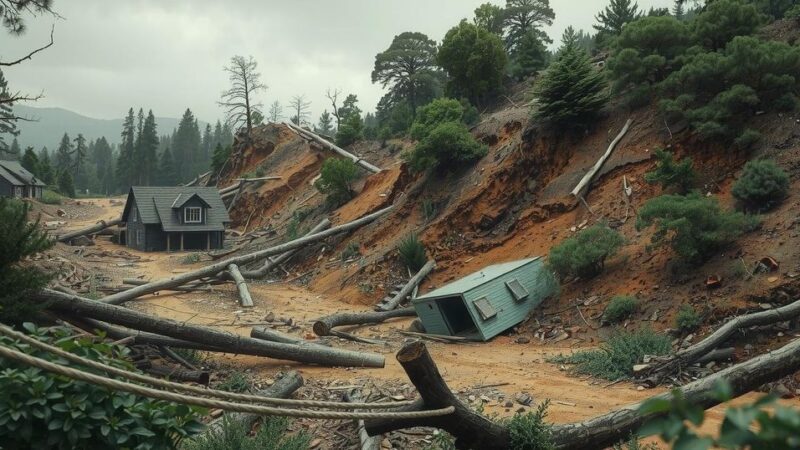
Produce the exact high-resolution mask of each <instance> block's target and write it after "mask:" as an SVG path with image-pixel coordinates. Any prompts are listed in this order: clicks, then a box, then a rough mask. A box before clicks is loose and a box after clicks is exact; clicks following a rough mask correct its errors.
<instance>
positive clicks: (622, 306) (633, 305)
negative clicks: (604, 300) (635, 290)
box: [603, 295, 639, 323]
mask: <svg viewBox="0 0 800 450" xmlns="http://www.w3.org/2000/svg"><path fill="white" fill-rule="evenodd" d="M638 307H639V302H637V301H636V297H634V296H632V295H615V296H614V298H612V299H611V302H609V304H608V306H607V307H606V310H605V311H603V320H605V321H606V322H608V323H619V322H622V321H623V320H625V319H627V318H628V317H630V316H631V315H633V313H635V312H636V309H638Z"/></svg>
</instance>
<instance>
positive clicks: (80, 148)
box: [71, 133, 89, 191]
mask: <svg viewBox="0 0 800 450" xmlns="http://www.w3.org/2000/svg"><path fill="white" fill-rule="evenodd" d="M74 142H75V146H74V147H73V151H72V155H73V156H72V166H71V170H72V179H73V180H74V182H75V187H76V188H77V189H78V190H79V191H83V190H84V189H86V188H88V187H89V177H88V174H87V170H86V155H87V154H88V152H89V148H88V146H87V145H86V138H85V137H83V134H81V133H78V137H76V138H75V141H74Z"/></svg>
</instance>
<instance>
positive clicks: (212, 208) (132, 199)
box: [122, 186, 231, 252]
mask: <svg viewBox="0 0 800 450" xmlns="http://www.w3.org/2000/svg"><path fill="white" fill-rule="evenodd" d="M122 221H123V222H124V223H125V226H126V232H125V242H126V245H127V246H128V247H131V248H135V249H137V250H141V251H145V252H154V251H184V250H211V249H220V248H222V246H223V244H224V240H225V228H226V227H227V226H228V224H229V223H230V221H231V219H230V217H229V216H228V211H227V210H226V209H225V205H224V204H223V203H222V198H221V197H220V195H219V191H218V190H217V188H216V187H198V186H175V187H173V186H170V187H153V186H134V187H131V189H130V191H129V192H128V200H127V202H126V203H125V209H124V210H123V211H122Z"/></svg>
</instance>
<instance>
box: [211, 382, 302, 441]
mask: <svg viewBox="0 0 800 450" xmlns="http://www.w3.org/2000/svg"><path fill="white" fill-rule="evenodd" d="M302 386H303V377H302V376H301V375H300V374H299V373H297V372H295V371H291V372H287V373H285V374H284V375H283V377H281V378H279V379H277V380H276V381H275V383H273V385H272V386H270V387H268V388H266V389H264V390H261V391H258V392H256V393H255V395H260V396H262V397H269V398H289V397H291V396H292V394H293V393H294V391H296V390H298V389H300V388H301V387H302ZM260 417H261V416H259V415H258V414H250V413H228V414H227V418H228V419H229V420H231V421H237V422H238V421H241V422H242V423H243V424H244V425H245V429H246V430H250V429H251V428H253V425H255V423H256V421H258V419H259V418H260ZM222 424H223V422H222V418H219V419H217V420H215V421H213V422H211V423H210V424H208V427H207V428H206V431H205V433H211V434H218V433H220V432H221V431H222Z"/></svg>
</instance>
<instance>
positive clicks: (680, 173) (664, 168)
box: [644, 149, 696, 194]
mask: <svg viewBox="0 0 800 450" xmlns="http://www.w3.org/2000/svg"><path fill="white" fill-rule="evenodd" d="M654 155H655V158H656V159H657V160H658V164H657V165H656V168H655V170H653V171H652V172H647V173H646V174H644V180H645V181H647V182H648V183H651V184H655V183H658V184H660V185H661V187H662V188H663V189H667V188H669V187H671V186H675V187H676V188H677V190H678V192H679V193H681V194H685V193H687V192H689V190H690V189H691V188H692V186H693V185H694V182H695V178H696V174H695V172H694V163H693V162H692V159H691V158H684V159H682V160H680V161H677V162H676V161H675V159H674V158H673V156H672V152H668V151H666V150H663V149H658V150H656V151H655V153H654Z"/></svg>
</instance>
